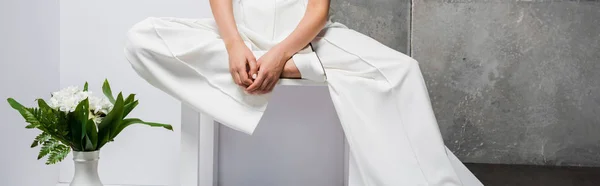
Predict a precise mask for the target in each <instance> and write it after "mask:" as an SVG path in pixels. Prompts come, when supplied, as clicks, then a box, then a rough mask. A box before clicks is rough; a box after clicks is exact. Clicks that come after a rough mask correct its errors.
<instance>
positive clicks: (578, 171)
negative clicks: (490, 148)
mask: <svg viewBox="0 0 600 186" xmlns="http://www.w3.org/2000/svg"><path fill="white" fill-rule="evenodd" d="M465 165H466V166H467V167H468V168H469V170H471V171H472V172H473V174H475V176H477V178H479V180H481V182H483V184H484V185H485V186H600V167H559V166H537V165H503V164H481V163H465Z"/></svg>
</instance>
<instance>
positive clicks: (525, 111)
mask: <svg viewBox="0 0 600 186" xmlns="http://www.w3.org/2000/svg"><path fill="white" fill-rule="evenodd" d="M331 16H332V20H333V21H338V22H341V23H344V24H346V25H347V26H349V27H350V28H352V29H355V30H358V31H359V32H362V33H364V34H366V35H369V36H371V37H373V38H375V39H377V40H378V41H380V42H382V43H383V44H385V45H387V46H390V47H392V48H394V49H396V50H398V51H401V52H404V53H410V54H411V55H412V56H413V57H414V58H415V59H417V60H418V61H419V62H420V64H421V68H422V71H423V74H424V77H425V81H426V83H427V85H428V88H429V93H430V96H431V100H432V104H433V106H434V111H435V113H436V115H437V119H438V122H439V125H440V129H441V131H442V134H443V136H444V139H445V142H446V144H447V145H448V147H449V148H450V149H452V151H453V152H454V153H455V154H457V156H458V157H459V158H460V159H461V160H463V161H464V162H475V163H501V164H542V165H579V166H600V90H599V89H600V73H598V72H600V2H599V1H596V0H590V1H570V0H528V1H520V0H413V2H410V1H408V0H332V6H331ZM411 26H412V28H411ZM409 49H410V50H411V51H408V50H409Z"/></svg>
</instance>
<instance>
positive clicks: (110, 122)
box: [97, 93, 124, 149]
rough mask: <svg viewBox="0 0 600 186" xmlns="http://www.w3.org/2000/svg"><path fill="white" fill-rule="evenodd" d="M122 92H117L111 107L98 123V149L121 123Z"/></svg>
mask: <svg viewBox="0 0 600 186" xmlns="http://www.w3.org/2000/svg"><path fill="white" fill-rule="evenodd" d="M123 102H124V101H123V94H122V93H119V95H118V96H117V100H116V101H115V105H114V106H113V109H112V110H111V111H110V112H109V113H108V114H107V115H106V117H104V119H102V122H100V124H99V125H98V140H99V142H98V146H97V148H98V149H100V148H102V146H104V144H106V143H108V142H109V141H111V140H112V139H111V134H112V130H113V129H114V128H116V126H118V125H119V123H121V121H122V120H123V109H124V108H123V107H124V105H123Z"/></svg>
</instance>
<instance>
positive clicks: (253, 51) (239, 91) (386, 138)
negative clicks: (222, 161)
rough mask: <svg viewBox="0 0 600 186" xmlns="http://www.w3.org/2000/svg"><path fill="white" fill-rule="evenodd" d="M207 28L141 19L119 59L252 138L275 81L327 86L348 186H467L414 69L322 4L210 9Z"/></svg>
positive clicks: (314, 0) (239, 2)
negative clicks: (333, 17) (343, 141)
mask: <svg viewBox="0 0 600 186" xmlns="http://www.w3.org/2000/svg"><path fill="white" fill-rule="evenodd" d="M210 4H211V8H212V12H213V15H214V19H186V18H174V17H159V18H155V17H150V18H147V19H145V20H143V21H141V22H139V23H137V24H135V25H134V26H133V27H132V28H131V30H130V31H129V32H128V41H127V43H126V47H125V54H126V56H127V59H128V60H129V61H130V63H131V65H132V67H133V68H134V69H135V70H136V72H137V73H138V74H139V75H140V76H141V77H143V78H144V79H145V80H146V81H148V82H149V83H150V84H152V85H153V86H155V87H157V88H159V89H161V90H162V91H165V92H167V93H168V94H170V95H172V96H174V97H176V98H177V99H179V100H181V101H183V102H186V103H188V104H189V105H191V106H193V107H194V108H195V109H197V110H199V111H202V112H204V113H206V114H209V115H211V116H213V117H214V118H215V119H216V120H217V121H219V122H220V123H222V124H224V125H226V126H228V127H231V128H233V129H236V130H238V131H241V132H245V133H247V134H252V133H253V131H254V129H255V128H256V125H257V124H258V122H259V120H260V118H261V117H262V115H263V112H264V110H265V108H266V106H267V102H268V96H269V95H270V92H271V91H272V90H273V88H274V87H275V85H276V84H277V82H278V80H279V78H302V79H307V80H310V81H318V82H319V81H320V82H326V83H327V85H328V87H329V92H330V94H331V98H332V100H333V104H334V106H335V109H336V111H337V114H338V116H339V119H340V121H341V123H342V127H343V129H344V132H345V134H346V137H347V140H348V144H349V145H350V149H351V152H350V153H351V157H352V159H351V162H350V165H351V166H352V167H351V170H353V171H356V172H354V173H352V175H357V176H353V177H352V178H350V179H351V180H350V185H353V186H417V185H419V186H421V185H422V186H458V185H462V186H476V185H482V184H481V183H480V182H479V181H478V180H477V178H475V176H474V175H473V174H472V173H471V172H470V171H469V170H468V169H467V168H466V167H465V166H464V165H463V164H462V163H461V162H460V161H459V160H458V159H457V158H456V157H455V156H454V154H452V152H450V151H449V150H448V149H447V148H446V147H445V145H444V142H443V139H442V136H441V134H440V131H439V128H438V125H437V122H436V120H435V116H434V113H433V111H432V108H431V103H430V100H429V97H428V93H427V89H426V86H425V83H424V81H423V77H422V75H421V72H420V69H419V64H418V63H417V62H416V61H415V60H414V59H412V58H411V57H409V56H407V55H404V54H402V53H400V52H397V51H395V50H392V49H390V48H388V47H386V46H384V45H382V44H381V43H379V42H377V41H375V40H373V39H371V38H369V37H367V36H364V35H362V34H360V33H358V32H356V31H353V30H351V29H348V28H346V27H345V26H344V25H342V24H340V23H334V22H331V21H329V20H328V11H329V0H210Z"/></svg>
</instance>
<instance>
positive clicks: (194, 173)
mask: <svg viewBox="0 0 600 186" xmlns="http://www.w3.org/2000/svg"><path fill="white" fill-rule="evenodd" d="M278 86H326V84H325V83H316V82H312V81H307V80H295V79H281V80H280V82H279V85H278ZM183 115H184V118H193V119H189V120H188V121H183V123H182V131H185V132H182V136H181V143H182V149H181V162H182V163H181V171H180V173H181V176H180V179H181V185H182V186H216V185H217V178H218V175H217V172H218V171H217V168H218V165H217V164H216V162H218V161H217V159H216V158H217V157H218V146H219V140H218V134H219V126H220V125H219V124H218V123H215V121H214V120H213V119H212V118H210V116H208V115H205V114H202V113H195V112H193V111H189V112H184V113H183ZM343 148H344V156H343V157H340V158H343V159H344V166H343V169H344V170H340V171H342V172H343V173H344V183H343V185H344V186H347V185H349V183H348V180H349V179H348V176H349V172H350V173H351V172H352V170H350V167H351V166H350V165H349V163H348V162H349V161H348V159H349V155H348V144H347V143H346V142H345V140H344V147H343ZM350 185H352V184H350Z"/></svg>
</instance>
